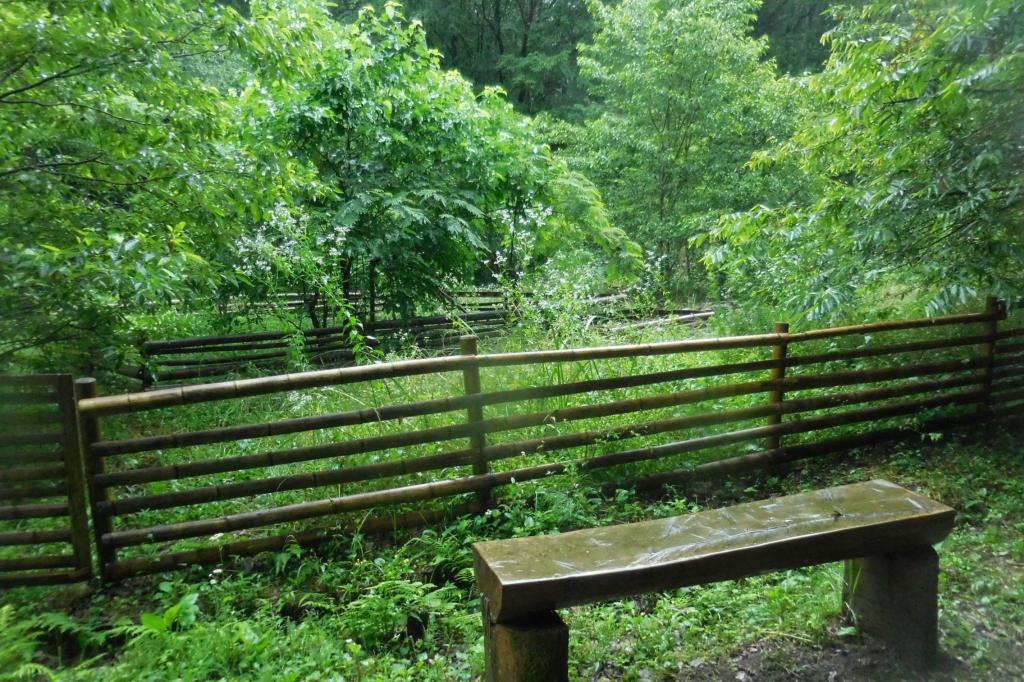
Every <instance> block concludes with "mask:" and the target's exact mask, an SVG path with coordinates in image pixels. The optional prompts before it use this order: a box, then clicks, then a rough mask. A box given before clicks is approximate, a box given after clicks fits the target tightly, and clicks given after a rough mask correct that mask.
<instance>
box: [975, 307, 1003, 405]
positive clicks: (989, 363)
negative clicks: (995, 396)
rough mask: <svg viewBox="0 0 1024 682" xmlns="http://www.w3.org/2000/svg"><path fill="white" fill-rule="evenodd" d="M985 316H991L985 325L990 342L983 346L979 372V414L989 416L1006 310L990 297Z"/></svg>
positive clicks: (985, 333) (985, 332) (985, 331)
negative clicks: (1000, 332) (981, 363)
mask: <svg viewBox="0 0 1024 682" xmlns="http://www.w3.org/2000/svg"><path fill="white" fill-rule="evenodd" d="M985 314H986V315H988V316H989V319H988V320H986V321H985V323H984V335H985V336H986V337H988V340H987V341H985V342H984V343H982V344H981V358H982V362H983V363H984V364H983V365H982V367H981V369H980V370H978V376H979V377H980V378H981V381H980V386H979V388H980V389H981V398H980V400H979V401H978V414H980V415H983V416H988V415H989V414H991V412H992V373H993V370H994V367H995V358H996V335H997V334H998V333H999V320H1001V319H1003V317H1004V316H1005V308H1004V306H1003V305H1002V303H1001V302H1000V301H999V299H998V298H996V297H995V296H989V297H988V298H987V299H986V300H985Z"/></svg>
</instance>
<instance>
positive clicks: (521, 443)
mask: <svg viewBox="0 0 1024 682" xmlns="http://www.w3.org/2000/svg"><path fill="white" fill-rule="evenodd" d="M1003 317H1004V315H1003V313H1002V311H1001V309H1000V307H999V306H998V305H997V304H996V303H995V302H994V301H992V302H990V304H989V306H988V307H987V309H986V310H985V311H984V312H981V313H970V314H962V315H953V316H947V317H941V318H928V319H920V320H901V321H889V322H879V323H874V324H865V325H857V326H849V327H838V328H830V329H818V330H811V331H804V332H796V333H793V332H790V331H789V329H788V327H786V326H785V325H778V326H777V327H776V329H775V331H774V332H772V333H768V334H759V335H750V336H737V337H725V338H709V339H693V340H686V341H678V342H668V343H654V344H638V345H622V346H609V347H599V348H579V349H565V350H548V351H531V352H519V353H498V354H489V355H480V354H477V352H476V340H475V338H472V337H465V338H464V339H463V340H462V342H461V343H462V347H461V349H460V350H461V352H460V354H459V355H454V356H446V357H436V358H425V359H417V360H407V361H399V362H391V363H381V364H374V365H365V366H355V367H344V368H338V369H328V370H319V371H314V372H304V373H297V374H289V375H281V376H268V377H260V378H253V379H243V380H237V381H229V382H221V383H214V384H200V385H193V386H179V387H175V388H168V389H158V390H154V391H148V392H138V393H129V394H123V395H111V396H96V395H95V383H94V382H93V381H92V380H81V381H79V382H78V386H79V400H78V402H77V411H78V416H79V419H80V421H81V424H82V433H83V443H82V450H83V453H84V462H85V466H86V469H87V471H88V482H89V488H90V493H91V495H90V504H91V512H92V519H93V524H94V526H93V527H94V537H95V547H96V549H97V551H98V555H99V564H100V566H101V570H102V574H103V576H104V577H106V578H109V579H118V578H123V577H126V576H130V575H135V574H140V573H146V572H152V571H160V570H169V569H173V568H176V567H180V566H183V565H188V564H194V563H210V562H217V561H220V560H223V559H224V558H226V557H229V556H243V555H251V554H255V553H258V552H262V551H266V550H274V549H279V548H282V547H284V546H285V545H286V544H288V543H290V542H298V543H299V544H312V543H315V542H319V541H322V540H323V539H325V538H328V537H330V536H332V535H333V534H337V533H338V532H340V531H344V530H345V529H352V528H356V527H358V528H360V529H362V530H363V531H364V532H371V531H375V530H384V529H390V528H395V527H403V526H411V525H418V524H423V523H431V522H435V521H438V520H441V519H444V518H448V517H450V516H451V515H453V514H465V513H472V512H476V511H480V510H482V509H484V508H485V507H486V506H487V505H489V504H490V503H491V502H492V501H493V491H494V489H495V488H498V487H500V486H505V485H518V484H522V483H524V482H527V481H537V480H540V479H544V478H546V477H548V476H554V475H558V474H563V473H567V472H580V473H585V472H591V473H588V474H587V475H593V476H595V477H597V478H598V479H599V480H598V482H603V483H604V484H605V486H606V487H608V488H609V489H614V488H616V487H622V486H635V487H637V488H646V487H653V486H660V485H663V484H666V483H681V482H687V481H692V480H696V479H703V478H708V477H713V476H719V475H724V474H732V473H738V472H744V471H752V470H755V469H758V468H761V467H774V466H778V465H781V464H784V463H788V462H793V461H797V460H801V459H805V458H809V457H814V456H817V455H823V454H827V453H834V452H840V451H845V450H849V449H852V448H856V447H862V446H865V445H869V444H873V443H878V442H882V441H885V440H891V439H895V438H900V437H903V436H905V435H907V433H908V429H911V430H913V429H928V430H938V429H940V428H947V427H952V426H956V425H960V424H966V423H972V422H976V421H978V420H979V419H984V418H988V417H992V416H1008V415H1014V414H1020V413H1024V343H1022V341H1024V328H1014V329H999V328H998V323H999V321H1000V320H1001V319H1003ZM901 330H921V331H922V333H916V332H915V335H914V337H913V338H911V339H909V340H907V339H900V340H893V339H891V338H889V339H887V338H886V337H887V336H888V335H889V334H890V333H894V332H899V331H901ZM851 341H859V343H850V342H851ZM844 344H845V345H844ZM739 349H744V357H742V358H735V357H729V354H730V353H732V352H733V351H737V350H739ZM694 353H701V354H702V356H701V357H702V359H703V360H704V361H707V360H708V359H709V358H710V359H711V364H694V363H690V364H689V365H686V364H684V363H683V362H682V360H683V358H684V356H687V355H690V354H694ZM759 354H761V355H762V356H761V357H758V355H759ZM653 358H661V359H662V360H663V361H665V362H664V363H663V364H662V365H659V367H658V371H650V372H639V373H637V372H632V371H629V370H630V367H631V366H632V365H633V364H635V363H639V362H640V361H641V360H648V361H649V360H651V359H653ZM674 358H679V360H680V362H678V363H677V362H672V359H674ZM629 359H632V360H629ZM623 360H625V361H624V362H623ZM662 360H659V362H661V361H662ZM606 361H616V362H614V363H612V365H611V367H612V369H614V370H616V371H617V372H618V373H617V374H616V375H613V376H608V375H606V372H602V371H601V368H602V367H605V365H604V364H603V363H605V362H606ZM530 366H540V367H541V369H543V370H545V371H543V372H538V373H536V374H535V376H536V375H543V376H546V377H551V378H552V380H551V381H549V382H538V385H528V386H521V387H515V388H510V387H509V386H508V385H507V382H508V381H509V377H510V376H515V374H516V373H524V372H526V371H527V368H529V367H530ZM567 366H574V367H580V366H586V367H592V368H594V372H596V373H597V374H599V376H593V377H591V376H589V375H588V376H587V378H585V379H582V380H580V379H579V377H569V378H568V379H563V376H564V375H565V373H564V372H563V371H562V370H563V368H565V367H567ZM535 369H536V368H535ZM606 369H607V368H606ZM751 375H753V376H751ZM415 377H422V380H424V381H427V380H429V382H430V383H431V385H435V386H447V387H451V388H452V390H451V394H450V395H447V396H444V397H440V398H433V399H430V400H420V401H415V402H403V401H401V396H402V395H403V394H402V393H401V391H398V390H396V391H391V390H380V389H375V390H367V392H366V394H368V395H386V396H390V398H384V399H379V400H377V401H376V402H374V403H373V404H370V405H366V406H361V407H358V408H356V409H350V410H345V411H339V412H333V413H330V414H317V415H310V414H304V415H303V416H285V415H282V416H281V418H279V419H275V420H273V421H269V422H262V423H241V424H240V423H233V424H221V423H216V424H213V425H209V426H207V425H203V426H196V427H183V426H182V425H183V424H187V423H192V422H191V421H190V419H191V418H192V417H189V418H188V419H186V418H184V417H186V416H188V415H193V416H194V415H196V414H203V413H206V412H209V411H210V410H209V408H208V407H204V408H194V407H193V406H196V405H204V404H205V405H207V406H208V405H210V404H211V403H222V402H224V401H227V402H224V406H225V407H227V406H230V405H233V406H236V407H233V408H232V410H231V412H232V413H233V414H236V415H243V414H245V413H246V411H247V410H246V405H247V404H248V402H247V401H260V400H264V399H266V398H265V397H266V396H272V395H275V394H284V395H287V396H296V395H302V394H303V392H304V391H308V390H310V389H314V388H321V387H345V389H344V391H345V392H346V393H354V392H355V391H356V389H357V388H358V387H360V386H362V387H368V388H369V387H373V386H380V385H381V382H383V384H384V385H390V382H392V381H394V380H398V379H400V378H401V379H402V380H403V381H407V380H414V378H415ZM453 380H457V381H458V388H454V386H455V384H453V383H452V381H453ZM695 382H696V383H695ZM850 387H855V388H853V389H852V390H851V389H850ZM617 389H631V390H633V391H634V393H632V394H631V395H633V396H636V397H630V398H628V399H615V395H614V394H613V393H612V392H613V391H615V390H617ZM636 389H645V390H644V392H643V393H642V394H638V393H636V391H635V390H636ZM646 389H649V390H646ZM360 395H362V394H360ZM757 396H763V398H761V399H756V398H757ZM396 397H397V398H398V400H396V399H395V398H396ZM736 399H741V400H742V401H743V402H742V403H741V404H740V405H734V404H730V401H731V400H736ZM572 400H577V401H581V402H583V403H584V404H570V403H571V402H572ZM543 401H554V403H555V404H554V406H551V405H549V404H548V403H545V402H543ZM538 402H540V404H542V405H543V407H542V408H541V409H537V407H536V405H537V404H538ZM151 410H160V411H163V412H160V413H159V414H162V415H167V421H168V422H169V423H171V424H174V425H175V426H174V427H173V428H171V429H169V430H164V431H161V430H160V429H159V427H158V426H156V425H158V424H159V423H161V421H163V419H161V420H153V423H154V424H155V425H154V426H153V427H151V430H147V431H146V432H144V433H136V434H133V435H131V436H130V437H128V438H122V439H108V438H105V437H104V436H103V428H102V426H101V421H102V422H104V423H110V421H111V420H116V419H122V418H124V417H125V416H126V415H130V414H133V413H139V412H145V411H151ZM197 410H198V411H197ZM666 411H667V412H668V413H667V414H666ZM645 412H646V413H648V414H647V415H644V414H643V413H645ZM221 413H226V410H221ZM235 419H240V417H237V416H236V417H235ZM418 419H419V420H423V419H429V420H440V421H442V422H443V423H442V424H440V425H436V424H434V423H433V422H429V423H428V424H426V425H424V424H422V423H418V422H417V420H418ZM595 419H599V420H605V419H612V421H608V422H602V423H599V424H597V425H595V426H594V427H593V428H590V427H589V426H588V425H587V423H586V422H587V420H595ZM908 419H909V420H913V424H912V425H911V424H908V423H906V420H908ZM616 420H617V421H616ZM900 420H903V421H900ZM574 423H577V425H579V424H583V427H582V428H580V429H578V430H572V429H571V428H570V426H571V425H572V424H574ZM378 427H379V430H378V431H374V432H372V433H370V432H368V430H369V429H371V428H372V429H378ZM711 427H724V428H722V429H715V430H712V431H710V432H709V429H711ZM185 428H188V429H189V430H184V429H185ZM388 429H390V431H388ZM307 436H308V437H309V439H310V440H314V438H313V437H314V436H316V437H318V438H319V439H320V440H319V442H312V443H309V442H308V441H306V442H300V443H295V442H291V441H289V442H287V443H285V444H284V445H282V444H281V441H280V440H279V439H282V438H285V439H289V438H291V439H295V438H306V437H307ZM658 439H667V442H657V441H658ZM631 440H632V441H634V442H633V443H632V444H631V443H630V442H629V441H631ZM417 447H420V448H424V449H425V451H424V452H416V451H415V448H417ZM217 448H220V450H219V451H218V450H217ZM226 448H230V449H229V450H228V451H227V452H225V451H224V449H226ZM590 448H593V449H595V450H599V452H597V453H593V452H591V451H590ZM737 450H738V451H737ZM680 456H685V458H682V457H680ZM686 458H689V459H686ZM289 495H302V496H303V499H300V500H298V501H292V498H289V497H288V496H289ZM309 497H311V498H312V499H306V498H309ZM436 501H441V502H436ZM314 519H325V520H327V522H326V523H323V524H321V525H319V526H316V527H307V526H306V525H305V524H306V523H308V522H309V521H312V520H314Z"/></svg>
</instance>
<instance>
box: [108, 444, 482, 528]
mask: <svg viewBox="0 0 1024 682" xmlns="http://www.w3.org/2000/svg"><path fill="white" fill-rule="evenodd" d="M472 462H473V456H472V454H471V453H470V454H468V453H465V452H460V451H456V452H449V453H443V454H440V455H426V456H423V457H412V458H408V459H396V460H391V461H388V462H377V463H375V464H364V465H361V466H350V467H344V468H340V469H328V470H323V471H310V472H305V473H301V474H291V475H287V476H274V477H270V478H262V479H257V480H252V481H238V482H235V483H222V484H219V485H211V486H205V487H202V488H190V489H188V490H179V491H176V492H173V493H162V494H157V495H143V496H139V497H120V498H117V499H115V500H111V501H109V502H101V503H99V507H100V509H102V510H103V512H104V513H105V514H111V515H123V514H134V513H137V512H140V511H144V510H152V509H171V508H175V507H183V506H186V505H195V504H204V503H208V502H222V501H226V500H234V499H238V498H241V497H251V496H255V495H269V494H273V493H282V492H287V491H290V490H303V489H312V488H320V487H324V486H328V485H339V484H342V483H354V482H358V481H368V480H372V479H375V478H385V477H389V476H403V475H407V474H414V473H420V472H424V471H435V470H437V469H447V468H450V467H457V466H465V465H468V464H471V463H472Z"/></svg>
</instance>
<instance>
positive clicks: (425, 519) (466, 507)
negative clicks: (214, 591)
mask: <svg viewBox="0 0 1024 682" xmlns="http://www.w3.org/2000/svg"><path fill="white" fill-rule="evenodd" d="M481 511H482V508H481V507H480V505H479V504H478V503H477V502H476V501H473V502H469V503H467V504H463V505H459V506H457V507H455V508H454V509H451V510H450V511H449V510H436V509H429V510H421V511H414V512H407V513H404V514H398V515H385V516H378V517H375V518H371V519H363V520H360V521H357V522H351V523H345V524H342V525H337V526H325V527H319V528H308V529H303V530H297V531H294V532H291V533H284V534H280V535H274V536H271V537H266V538H256V539H252V540H238V541H235V542H227V543H224V544H221V545H216V546H214V547H203V548H200V549H192V550H184V551H178V552H163V553H161V554H160V555H158V556H155V557H147V556H140V557H132V558H129V559H122V560H120V561H118V562H116V563H115V564H113V565H112V566H111V567H110V576H111V578H114V579H121V578H127V577H130V576H135V575H143V574H146V573H156V572H160V571H169V570H174V569H176V568H181V567H183V566H188V565H191V564H212V563H220V562H223V561H226V560H227V559H229V558H231V557H239V556H252V555H254V554H259V553H261V552H268V551H269V552H274V551H280V550H281V549H283V548H284V547H286V546H288V545H290V544H297V545H299V546H301V547H310V546H316V545H318V544H321V543H323V542H326V541H328V540H330V539H332V538H335V537H338V536H339V535H345V534H351V533H361V534H366V535H372V534H378V533H386V532H389V531H393V530H398V529H401V528H415V527H417V526H425V525H429V524H435V523H438V522H440V521H443V520H444V519H446V518H451V517H458V516H464V515H467V514H478V513H480V512H481Z"/></svg>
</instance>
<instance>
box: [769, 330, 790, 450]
mask: <svg viewBox="0 0 1024 682" xmlns="http://www.w3.org/2000/svg"><path fill="white" fill-rule="evenodd" d="M775 333H776V334H789V323H788V322H776V323H775ZM788 352H789V344H788V343H787V342H786V341H783V342H781V343H777V344H775V345H773V346H772V360H785V359H786V355H787V353H788ZM785 378H786V367H785V365H783V364H781V363H780V364H779V366H778V367H773V368H772V373H771V380H772V381H782V380H783V379H785ZM784 397H785V395H784V393H783V391H782V390H781V389H779V390H773V391H770V392H769V393H768V404H769V405H779V404H781V403H782V400H783V398H784ZM781 423H782V413H781V412H780V413H776V414H770V415H768V425H769V426H776V425H778V424H781ZM780 447H782V436H769V437H768V449H769V450H778V449H779V448H780Z"/></svg>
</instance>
